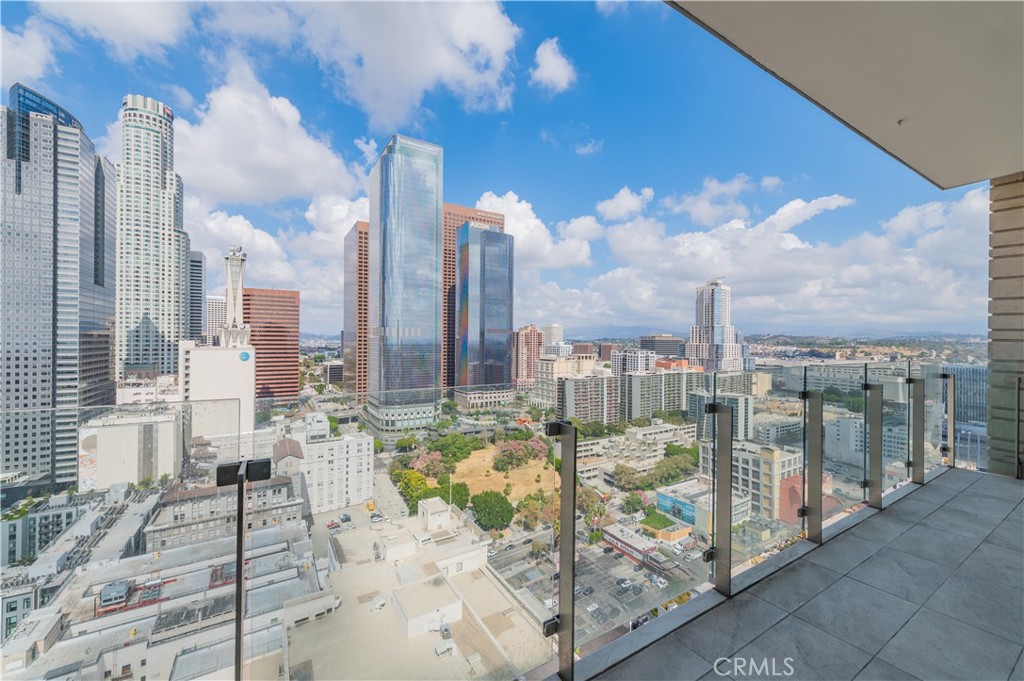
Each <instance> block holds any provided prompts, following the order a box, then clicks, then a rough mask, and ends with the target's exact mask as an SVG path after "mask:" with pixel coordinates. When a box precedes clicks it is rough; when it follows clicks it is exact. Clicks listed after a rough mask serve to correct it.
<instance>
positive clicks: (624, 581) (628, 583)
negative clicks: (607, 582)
mask: <svg viewBox="0 0 1024 681" xmlns="http://www.w3.org/2000/svg"><path fill="white" fill-rule="evenodd" d="M622 586H633V582H631V581H630V580H628V579H624V580H622Z"/></svg>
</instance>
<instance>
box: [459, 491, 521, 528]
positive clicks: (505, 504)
mask: <svg viewBox="0 0 1024 681" xmlns="http://www.w3.org/2000/svg"><path fill="white" fill-rule="evenodd" d="M470 501H471V502H472V503H473V513H474V514H475V515H476V521H477V524H478V525H480V527H481V528H482V529H484V530H503V529H505V528H506V527H508V526H509V523H511V522H512V518H513V517H514V516H515V513H516V512H515V509H514V508H512V504H511V503H509V500H508V499H506V498H505V496H504V495H503V494H501V493H500V492H495V491H493V490H489V491H487V492H481V493H480V494H476V495H474V496H473V498H472V499H471V500H470Z"/></svg>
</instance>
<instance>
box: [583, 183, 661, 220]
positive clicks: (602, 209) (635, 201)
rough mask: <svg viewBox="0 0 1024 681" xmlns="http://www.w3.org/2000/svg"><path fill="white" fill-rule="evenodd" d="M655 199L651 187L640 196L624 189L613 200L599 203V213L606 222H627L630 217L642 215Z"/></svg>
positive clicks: (627, 188)
mask: <svg viewBox="0 0 1024 681" xmlns="http://www.w3.org/2000/svg"><path fill="white" fill-rule="evenodd" d="M653 198H654V190H653V189H651V188H650V187H644V188H643V189H641V190H640V193H639V194H634V193H633V190H631V189H630V188H629V187H623V188H622V189H620V190H619V191H618V192H616V194H615V196H613V197H612V198H610V199H605V200H604V201H600V202H598V204H597V212H598V213H600V214H601V217H603V218H604V219H605V220H625V219H626V218H628V217H629V216H630V215H635V214H637V213H642V212H643V211H644V209H645V208H647V204H648V203H650V201H651V199H653Z"/></svg>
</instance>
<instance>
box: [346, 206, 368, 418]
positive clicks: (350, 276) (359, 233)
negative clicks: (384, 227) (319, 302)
mask: <svg viewBox="0 0 1024 681" xmlns="http://www.w3.org/2000/svg"><path fill="white" fill-rule="evenodd" d="M369 267H370V223H369V222H363V221H362V220H360V221H358V222H356V224H355V225H353V226H352V229H350V230H349V232H348V234H347V235H345V312H344V315H345V318H344V322H345V331H344V332H343V334H342V357H343V358H344V364H345V365H344V380H343V383H344V385H345V392H347V393H349V394H352V395H358V396H359V398H358V399H359V401H360V402H362V401H363V400H364V399H365V396H366V386H367V382H366V377H367V361H368V348H369V338H368V337H367V328H368V327H367V322H368V321H369V311H368V304H369V278H370V272H369Z"/></svg>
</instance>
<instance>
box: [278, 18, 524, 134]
mask: <svg viewBox="0 0 1024 681" xmlns="http://www.w3.org/2000/svg"><path fill="white" fill-rule="evenodd" d="M291 10H292V11H293V12H294V13H295V15H296V19H297V22H298V24H299V32H300V35H301V40H302V42H303V44H304V45H305V46H306V47H307V48H308V49H310V50H311V51H312V52H313V54H314V55H315V56H316V57H317V59H319V60H320V63H321V66H322V67H323V68H324V69H325V70H327V71H328V72H332V73H334V74H336V75H337V76H338V79H339V83H338V85H339V87H338V91H339V94H341V95H342V96H344V97H346V98H351V99H352V100H354V101H355V102H357V103H358V104H359V105H360V106H361V107H362V108H363V110H364V111H366V113H367V114H368V115H369V118H370V126H371V128H372V129H374V130H378V131H385V132H391V131H393V130H394V129H395V128H396V127H397V126H399V125H401V124H403V123H406V122H408V121H409V120H410V119H411V118H412V117H413V114H414V111H415V109H416V108H417V107H419V106H420V103H421V101H422V99H423V96H424V95H425V94H426V93H427V92H431V91H433V90H435V89H437V88H439V87H443V88H445V89H447V90H448V91H449V92H451V93H452V94H454V95H455V96H456V97H457V98H459V99H460V100H461V101H462V104H463V106H464V107H465V108H466V109H468V110H471V111H486V110H499V111H501V110H505V109H508V108H509V107H510V106H511V105H512V92H513V89H514V86H513V80H512V73H511V69H510V66H511V63H512V57H513V49H514V47H515V44H516V41H517V40H518V39H519V36H520V34H521V30H520V29H519V27H518V26H516V25H515V24H513V23H512V21H511V20H510V19H509V18H508V16H507V15H505V14H504V12H502V10H501V7H500V6H499V5H498V4H497V3H494V2H471V3H409V4H405V5H402V6H401V9H400V10H396V6H395V5H392V4H389V3H361V2H360V3H356V2H342V3H311V4H308V5H294V6H291Z"/></svg>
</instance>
